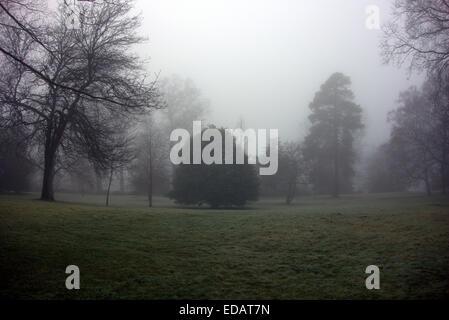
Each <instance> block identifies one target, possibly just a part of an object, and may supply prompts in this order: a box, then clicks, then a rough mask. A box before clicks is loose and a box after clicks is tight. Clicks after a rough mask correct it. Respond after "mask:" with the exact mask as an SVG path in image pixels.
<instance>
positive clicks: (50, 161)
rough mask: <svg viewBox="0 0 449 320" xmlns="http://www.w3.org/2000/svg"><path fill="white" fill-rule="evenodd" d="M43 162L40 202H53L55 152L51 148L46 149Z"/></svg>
mask: <svg viewBox="0 0 449 320" xmlns="http://www.w3.org/2000/svg"><path fill="white" fill-rule="evenodd" d="M44 161H45V163H44V176H43V180H42V191H41V200H45V201H54V200H55V196H54V190H53V180H54V177H55V152H53V151H52V148H46V150H45V160H44Z"/></svg>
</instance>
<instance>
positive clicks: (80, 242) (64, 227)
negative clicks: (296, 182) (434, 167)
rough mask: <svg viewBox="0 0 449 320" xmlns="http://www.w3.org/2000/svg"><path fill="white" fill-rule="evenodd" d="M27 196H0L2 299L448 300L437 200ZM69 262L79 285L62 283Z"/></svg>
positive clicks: (446, 234) (443, 213) (447, 204)
mask: <svg viewBox="0 0 449 320" xmlns="http://www.w3.org/2000/svg"><path fill="white" fill-rule="evenodd" d="M35 197H36V195H28V196H0V277H1V278H0V297H1V298H20V299H421V298H424V299H427V298H448V297H449V272H448V271H449V270H448V266H449V201H448V199H447V197H446V198H442V197H433V198H427V197H422V196H416V195H406V194H389V195H387V194H385V195H371V196H345V197H342V198H340V199H331V198H328V197H307V198H300V199H299V200H298V201H297V203H296V204H294V205H293V206H290V207H288V206H285V205H284V204H283V202H282V200H281V199H264V200H262V201H259V202H257V203H254V204H252V205H251V206H250V208H249V209H246V210H209V209H202V210H196V209H194V208H177V207H175V206H174V205H173V204H172V203H171V202H170V201H168V200H166V199H163V198H157V199H156V200H155V204H156V207H155V208H153V209H149V208H146V201H145V198H144V197H134V196H118V195H114V196H113V197H112V204H113V205H114V207H109V208H105V207H102V206H101V205H102V204H103V203H104V198H103V197H98V196H94V195H89V196H85V197H82V196H74V195H57V198H58V200H60V201H61V202H56V203H45V202H41V201H38V200H33V198H35ZM75 202H84V204H80V203H78V204H77V203H75ZM125 206H126V207H125ZM71 264H75V265H77V266H79V268H80V270H81V290H72V291H69V290H67V289H66V288H65V278H66V276H67V275H66V274H65V268H66V266H67V265H71ZM371 264H374V265H378V266H380V267H381V289H380V290H377V291H375V290H373V291H369V290H367V289H366V288H365V277H366V276H367V275H365V273H364V271H365V268H366V267H367V266H368V265H371Z"/></svg>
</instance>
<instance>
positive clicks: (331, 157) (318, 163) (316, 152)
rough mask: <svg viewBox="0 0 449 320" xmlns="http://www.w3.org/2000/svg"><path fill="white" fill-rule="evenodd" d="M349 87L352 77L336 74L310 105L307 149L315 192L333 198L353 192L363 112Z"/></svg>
mask: <svg viewBox="0 0 449 320" xmlns="http://www.w3.org/2000/svg"><path fill="white" fill-rule="evenodd" d="M350 84H351V80H350V78H349V77H347V76H345V75H344V74H342V73H334V74H333V75H332V76H331V77H330V78H329V79H328V80H327V81H326V82H325V83H324V84H323V85H322V86H321V89H320V91H318V92H317V93H316V95H315V98H314V100H313V101H312V103H311V104H310V110H311V111H312V114H311V115H310V116H309V119H310V121H311V123H312V126H311V128H310V133H309V135H308V136H307V137H306V139H305V146H304V152H305V157H306V159H307V160H308V161H311V172H310V179H311V181H310V182H311V183H312V185H313V186H314V188H315V191H316V192H319V193H331V194H332V195H333V196H334V197H338V195H339V194H340V192H342V191H344V192H350V191H352V177H353V175H354V170H353V166H354V161H355V151H354V146H353V143H354V138H355V134H356V133H357V132H358V131H360V130H361V129H362V128H363V124H362V121H361V115H362V109H361V108H360V106H359V105H357V104H355V103H354V102H353V99H354V94H353V93H352V91H351V90H350V88H349V86H350Z"/></svg>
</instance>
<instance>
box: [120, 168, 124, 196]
mask: <svg viewBox="0 0 449 320" xmlns="http://www.w3.org/2000/svg"><path fill="white" fill-rule="evenodd" d="M120 192H121V193H125V177H124V173H123V167H122V168H120Z"/></svg>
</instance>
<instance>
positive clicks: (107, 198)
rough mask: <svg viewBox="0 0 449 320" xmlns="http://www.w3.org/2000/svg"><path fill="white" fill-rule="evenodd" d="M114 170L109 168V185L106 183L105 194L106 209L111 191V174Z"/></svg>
mask: <svg viewBox="0 0 449 320" xmlns="http://www.w3.org/2000/svg"><path fill="white" fill-rule="evenodd" d="M113 173H114V170H113V169H112V168H111V173H110V174H109V183H108V191H107V193H106V207H107V206H109V192H110V191H111V183H112V174H113Z"/></svg>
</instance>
